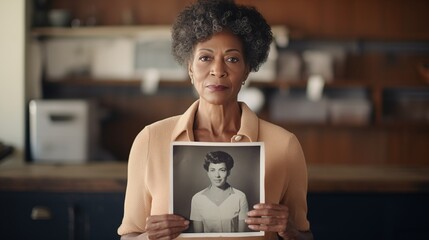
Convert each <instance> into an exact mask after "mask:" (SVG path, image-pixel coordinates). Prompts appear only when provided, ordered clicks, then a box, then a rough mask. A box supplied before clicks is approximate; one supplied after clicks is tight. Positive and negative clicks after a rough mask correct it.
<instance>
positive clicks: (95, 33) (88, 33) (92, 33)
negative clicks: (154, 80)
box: [31, 25, 171, 37]
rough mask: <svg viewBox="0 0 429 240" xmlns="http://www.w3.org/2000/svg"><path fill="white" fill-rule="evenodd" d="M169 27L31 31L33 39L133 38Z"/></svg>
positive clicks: (67, 28) (109, 27)
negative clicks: (146, 32)
mask: <svg viewBox="0 0 429 240" xmlns="http://www.w3.org/2000/svg"><path fill="white" fill-rule="evenodd" d="M170 27H171V26H169V25H139V26H99V27H75V28H71V27H44V28H34V29H32V30H31V36H33V37H106V36H112V37H134V36H138V35H139V34H141V33H142V32H145V31H149V30H150V31H157V30H161V31H165V29H169V28H170Z"/></svg>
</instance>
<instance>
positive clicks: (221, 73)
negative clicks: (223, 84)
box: [210, 61, 228, 78]
mask: <svg viewBox="0 0 429 240" xmlns="http://www.w3.org/2000/svg"><path fill="white" fill-rule="evenodd" d="M210 75H212V76H215V77H218V78H223V77H226V76H228V73H227V72H226V68H225V65H224V62H223V61H214V62H213V65H212V68H211V70H210Z"/></svg>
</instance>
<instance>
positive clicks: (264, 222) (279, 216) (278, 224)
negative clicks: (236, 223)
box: [246, 203, 290, 239]
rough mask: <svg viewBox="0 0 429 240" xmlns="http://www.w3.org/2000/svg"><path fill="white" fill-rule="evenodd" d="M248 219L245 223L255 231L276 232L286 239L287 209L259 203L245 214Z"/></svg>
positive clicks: (288, 235)
mask: <svg viewBox="0 0 429 240" xmlns="http://www.w3.org/2000/svg"><path fill="white" fill-rule="evenodd" d="M247 215H248V216H249V218H247V219H246V223H247V224H248V225H249V228H250V229H252V230H255V231H266V232H277V233H278V234H279V236H280V237H282V238H286V239H287V238H288V237H290V234H288V233H286V229H287V226H288V217H289V209H288V207H286V206H284V205H280V204H265V203H259V204H256V205H255V206H253V210H251V211H249V212H248V213H247Z"/></svg>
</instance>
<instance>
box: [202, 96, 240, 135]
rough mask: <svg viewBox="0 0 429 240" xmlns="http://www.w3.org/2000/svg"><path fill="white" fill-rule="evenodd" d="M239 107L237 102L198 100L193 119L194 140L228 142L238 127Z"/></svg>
mask: <svg viewBox="0 0 429 240" xmlns="http://www.w3.org/2000/svg"><path fill="white" fill-rule="evenodd" d="M240 123H241V109H240V106H239V104H238V103H237V102H235V103H232V104H229V105H214V104H208V103H205V102H203V101H200V103H199V105H198V110H197V112H196V114H195V120H194V137H195V140H196V141H209V142H210V141H211V142H213V141H216V142H218V141H219V142H229V141H230V140H231V137H232V136H234V135H235V134H236V133H237V132H238V130H239V129H240Z"/></svg>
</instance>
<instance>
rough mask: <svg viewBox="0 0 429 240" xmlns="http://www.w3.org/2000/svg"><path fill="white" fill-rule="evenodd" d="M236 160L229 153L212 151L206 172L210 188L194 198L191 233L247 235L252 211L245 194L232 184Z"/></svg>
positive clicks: (205, 164)
mask: <svg viewBox="0 0 429 240" xmlns="http://www.w3.org/2000/svg"><path fill="white" fill-rule="evenodd" d="M233 166H234V159H233V158H232V157H231V155H229V154H228V153H226V152H223V151H215V152H209V153H207V155H206V156H205V158H204V169H205V170H206V171H207V176H208V178H209V180H210V182H211V184H210V186H209V187H207V188H206V189H203V190H202V191H200V192H198V193H197V194H195V195H194V196H193V197H192V204H191V217H190V219H191V220H192V227H193V229H192V232H195V233H201V232H244V231H246V225H245V222H244V220H245V218H246V216H247V212H248V210H249V207H248V204H247V199H246V195H245V194H244V193H243V192H242V191H240V190H238V189H235V188H233V187H231V186H230V185H229V183H228V182H227V178H228V176H229V175H230V173H231V169H232V167H233Z"/></svg>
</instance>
